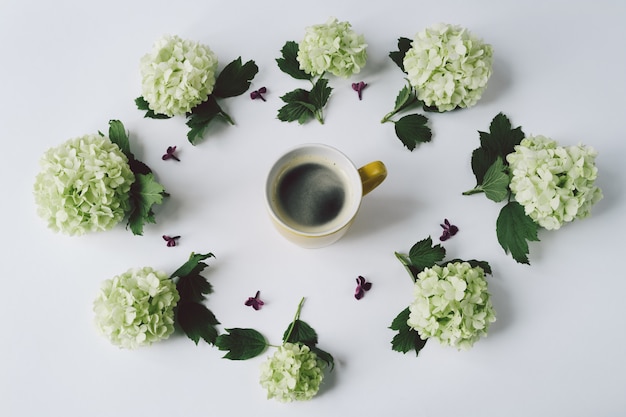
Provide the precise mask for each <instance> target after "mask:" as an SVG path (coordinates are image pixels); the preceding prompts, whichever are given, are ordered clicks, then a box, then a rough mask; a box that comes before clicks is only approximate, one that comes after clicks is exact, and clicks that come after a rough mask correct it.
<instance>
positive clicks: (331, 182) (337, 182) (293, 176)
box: [277, 162, 346, 227]
mask: <svg viewBox="0 0 626 417" xmlns="http://www.w3.org/2000/svg"><path fill="white" fill-rule="evenodd" d="M277 190H278V194H277V195H278V204H279V206H280V208H281V209H282V211H283V212H284V213H285V214H286V215H287V216H288V217H290V218H291V219H292V220H293V222H295V223H297V224H298V225H302V226H305V227H318V226H322V225H323V224H325V223H328V222H330V221H332V220H333V219H335V218H336V217H337V215H338V214H339V212H340V211H341V209H342V208H343V205H344V201H345V198H346V196H345V194H346V192H345V190H344V187H343V183H342V181H341V178H340V177H339V175H337V173H335V172H334V171H333V170H331V169H329V168H328V167H326V166H324V165H322V164H318V163H313V162H309V163H305V164H302V165H298V166H296V167H294V168H291V169H290V170H289V171H287V172H286V173H285V174H284V175H283V176H282V178H281V179H280V182H279V183H278V187H277Z"/></svg>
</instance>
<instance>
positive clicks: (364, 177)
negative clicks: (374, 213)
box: [359, 161, 387, 195]
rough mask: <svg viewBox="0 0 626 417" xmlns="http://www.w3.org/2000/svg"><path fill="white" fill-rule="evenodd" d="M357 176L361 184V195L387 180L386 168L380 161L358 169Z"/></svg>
mask: <svg viewBox="0 0 626 417" xmlns="http://www.w3.org/2000/svg"><path fill="white" fill-rule="evenodd" d="M359 175H360V176H361V183H362V184H363V195H366V194H367V193H369V192H370V191H372V190H373V189H374V188H376V187H378V186H379V185H380V184H381V183H382V182H383V181H384V180H385V178H387V167H385V164H383V163H382V162H381V161H374V162H370V163H369V164H367V165H363V166H362V167H361V168H359Z"/></svg>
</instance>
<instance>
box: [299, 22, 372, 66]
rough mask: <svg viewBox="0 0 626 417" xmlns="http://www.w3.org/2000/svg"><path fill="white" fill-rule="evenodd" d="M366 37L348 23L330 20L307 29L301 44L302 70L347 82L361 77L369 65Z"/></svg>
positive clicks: (300, 61) (300, 59)
mask: <svg viewBox="0 0 626 417" xmlns="http://www.w3.org/2000/svg"><path fill="white" fill-rule="evenodd" d="M366 49H367V44H366V43H365V37H364V36H363V35H358V34H356V33H355V32H354V31H353V30H352V26H351V25H350V23H348V22H338V21H337V19H336V18H334V17H331V18H330V19H328V21H327V22H326V23H324V24H319V25H314V26H309V27H307V28H306V32H305V35H304V39H302V41H301V42H300V43H299V44H298V56H297V59H298V62H299V63H300V69H302V70H304V71H305V72H306V73H308V74H312V75H321V74H323V73H325V72H329V73H331V74H333V75H336V76H338V77H343V78H348V77H350V76H351V75H353V74H358V73H359V72H360V71H361V68H363V67H364V66H365V62H366V61H367V51H366Z"/></svg>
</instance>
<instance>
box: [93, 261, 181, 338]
mask: <svg viewBox="0 0 626 417" xmlns="http://www.w3.org/2000/svg"><path fill="white" fill-rule="evenodd" d="M179 299H180V296H179V294H178V291H177V290H176V285H175V284H174V283H173V282H172V280H171V279H169V277H168V276H167V275H166V274H165V273H164V272H160V271H155V270H154V269H152V268H150V267H144V268H134V269H129V270H128V271H126V272H125V273H123V274H121V275H119V276H115V277H113V278H112V279H107V280H105V281H104V282H103V283H102V287H101V289H100V293H99V294H98V296H97V297H96V299H95V301H94V304H93V311H94V313H95V315H96V317H95V322H96V326H97V328H98V329H99V330H100V332H101V333H102V334H103V335H104V336H106V337H107V338H109V340H110V341H111V342H112V343H113V344H114V345H117V346H119V347H122V348H127V349H134V348H136V347H138V346H143V345H150V344H152V343H153V342H157V341H159V340H163V339H167V338H168V337H169V336H170V335H171V334H172V333H173V332H174V307H176V304H177V303H178V301H179Z"/></svg>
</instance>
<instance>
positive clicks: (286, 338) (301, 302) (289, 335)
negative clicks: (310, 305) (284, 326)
mask: <svg viewBox="0 0 626 417" xmlns="http://www.w3.org/2000/svg"><path fill="white" fill-rule="evenodd" d="M302 304H304V297H302V299H301V300H300V304H298V310H296V315H295V316H294V317H293V321H292V322H291V325H290V326H289V331H288V332H287V336H286V337H285V341H287V340H289V338H290V337H291V332H292V331H293V328H294V327H295V325H296V321H298V320H300V311H301V310H302Z"/></svg>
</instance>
